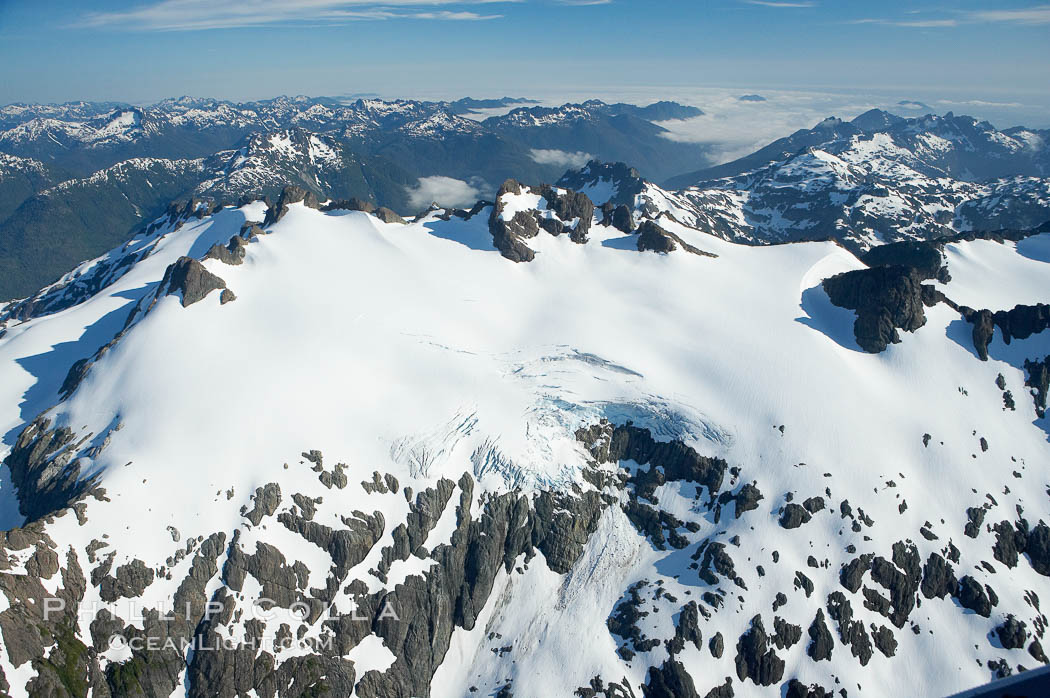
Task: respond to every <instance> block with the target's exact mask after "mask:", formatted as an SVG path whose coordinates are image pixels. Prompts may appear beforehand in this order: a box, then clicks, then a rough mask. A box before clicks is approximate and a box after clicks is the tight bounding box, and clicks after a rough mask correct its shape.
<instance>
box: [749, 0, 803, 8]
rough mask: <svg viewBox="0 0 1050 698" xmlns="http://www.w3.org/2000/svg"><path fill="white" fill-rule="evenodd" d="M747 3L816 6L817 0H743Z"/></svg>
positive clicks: (772, 5) (767, 5)
mask: <svg viewBox="0 0 1050 698" xmlns="http://www.w3.org/2000/svg"><path fill="white" fill-rule="evenodd" d="M742 2H743V3H744V4H745V5H761V6H762V7H796V8H797V7H814V6H816V4H817V3H815V2H778V1H777V0H742Z"/></svg>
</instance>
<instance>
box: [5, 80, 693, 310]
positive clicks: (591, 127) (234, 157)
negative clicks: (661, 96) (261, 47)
mask: <svg viewBox="0 0 1050 698" xmlns="http://www.w3.org/2000/svg"><path fill="white" fill-rule="evenodd" d="M499 107H504V108H511V111H510V112H509V113H508V114H505V115H502V116H494V117H490V118H487V119H484V120H481V121H479V120H477V119H476V118H475V119H472V118H468V117H467V116H464V114H471V113H472V112H473V110H475V109H492V108H499ZM700 113H701V112H700V110H698V109H696V108H694V107H686V106H682V105H679V104H675V103H672V102H658V103H655V104H652V105H649V106H648V107H639V106H635V105H630V104H605V103H603V102H599V101H589V102H585V103H583V104H566V105H564V106H562V107H558V108H554V109H551V108H545V107H536V106H532V103H531V101H530V100H526V99H522V98H501V99H494V100H476V99H469V98H467V99H462V100H457V101H454V102H421V101H414V100H396V101H381V100H377V99H367V100H366V99H358V100H356V101H353V102H351V103H349V104H344V103H343V102H341V101H340V100H335V99H329V98H306V97H295V98H285V97H281V98H278V99H273V100H267V101H261V102H249V103H233V102H226V101H219V100H211V99H193V98H187V97H182V98H179V99H169V100H164V101H162V102H159V103H157V104H155V105H153V106H151V107H141V108H140V107H133V106H130V105H122V104H115V103H97V104H96V103H89V102H74V103H69V104H64V105H26V104H15V105H8V106H6V107H3V108H0V157H2V158H3V160H0V298H10V297H14V296H21V295H25V294H27V293H30V292H31V291H33V290H34V289H36V288H38V287H39V286H41V285H42V284H44V283H46V282H48V281H50V280H53V279H54V278H56V277H57V276H59V275H61V274H62V273H64V272H65V271H68V270H69V269H70V268H71V267H72V266H74V265H75V264H76V263H77V262H79V261H80V260H82V259H85V258H87V257H91V256H94V255H97V254H99V253H100V252H101V251H102V250H105V249H107V248H108V247H111V246H113V245H115V244H119V243H120V242H121V241H122V240H123V239H125V238H126V237H127V236H128V235H129V234H130V233H131V232H132V230H133V229H134V228H135V227H136V226H137V225H139V224H140V223H141V222H143V221H145V220H149V219H151V218H153V217H155V216H156V215H158V214H160V213H161V212H163V211H164V209H165V208H166V207H167V205H168V203H169V202H171V201H172V200H173V199H177V198H182V199H185V198H189V197H192V196H203V197H214V198H217V199H223V200H229V201H236V200H237V199H238V198H240V197H242V196H253V197H259V196H272V195H275V194H276V193H278V192H279V191H280V190H281V188H282V187H283V186H284V185H285V184H287V183H295V184H299V185H301V186H304V187H307V188H309V189H310V190H312V191H315V192H317V193H318V194H322V195H325V196H332V197H337V198H349V197H356V198H360V199H363V200H369V201H372V202H375V203H381V204H384V205H386V206H389V207H391V208H394V209H396V210H399V211H402V212H414V211H411V209H412V207H413V204H412V203H411V202H410V188H411V187H412V186H413V185H414V184H415V183H416V182H417V181H418V180H419V178H421V177H430V176H442V177H451V178H455V179H461V180H469V181H470V182H471V185H470V187H473V188H477V189H479V190H482V191H484V190H488V191H494V190H495V188H496V187H497V186H498V185H499V183H500V182H502V181H503V180H504V179H506V178H507V177H511V176H514V177H519V178H522V179H526V180H530V181H541V180H546V181H552V180H554V179H556V178H557V177H558V176H559V175H561V174H562V172H564V170H565V169H566V167H568V166H569V165H570V164H572V163H577V162H579V161H580V160H581V159H582V160H584V161H585V160H586V159H588V158H591V157H597V158H603V159H609V160H624V161H629V162H632V163H634V164H635V165H636V166H638V167H640V168H642V171H643V172H645V173H646V175H647V176H650V177H652V178H654V179H660V178H663V177H667V176H670V175H672V174H674V173H676V172H680V171H682V170H685V169H688V168H689V167H691V166H693V165H695V163H697V162H703V161H705V159H706V155H705V150H704V148H702V147H701V146H697V145H683V144H680V143H674V142H672V141H670V140H668V139H666V138H664V137H663V136H664V134H665V133H666V131H665V130H664V129H663V128H661V127H660V126H657V125H656V124H654V123H653V120H667V119H672V118H686V117H690V116H695V115H698V114H700ZM59 184H61V186H57V185H59Z"/></svg>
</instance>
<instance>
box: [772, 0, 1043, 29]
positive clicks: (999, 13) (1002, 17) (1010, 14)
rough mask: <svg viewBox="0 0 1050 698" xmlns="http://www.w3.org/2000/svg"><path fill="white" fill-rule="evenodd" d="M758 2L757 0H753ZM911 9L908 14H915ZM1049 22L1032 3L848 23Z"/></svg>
mask: <svg viewBox="0 0 1050 698" xmlns="http://www.w3.org/2000/svg"><path fill="white" fill-rule="evenodd" d="M755 2H758V0H755ZM918 12H919V11H918V10H912V11H910V12H908V14H917V13H918ZM994 23H999V24H1031V25H1039V24H1050V5H1033V6H1032V7H1026V8H1017V9H1010V10H976V11H972V12H965V13H958V14H957V15H956V16H955V17H940V18H931V19H911V20H895V19H879V18H871V17H868V18H864V19H855V20H853V21H851V22H848V24H882V25H886V26H890V27H915V28H919V29H930V28H947V27H958V26H960V25H963V24H994Z"/></svg>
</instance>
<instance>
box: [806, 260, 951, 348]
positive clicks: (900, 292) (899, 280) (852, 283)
mask: <svg viewBox="0 0 1050 698" xmlns="http://www.w3.org/2000/svg"><path fill="white" fill-rule="evenodd" d="M923 279H924V277H923V274H921V273H920V272H918V271H916V270H915V269H912V268H908V267H901V266H886V267H882V266H879V267H873V268H871V269H856V270H854V271H848V272H845V273H842V274H838V275H836V276H832V277H830V278H827V279H824V282H823V286H824V290H825V291H826V292H827V294H828V298H829V299H831V302H832V303H834V304H835V305H837V306H839V307H840V308H848V309H849V310H855V311H856V312H857V319H856V321H855V322H854V323H853V334H854V335H855V336H856V338H857V344H858V345H859V346H860V348H861V349H863V350H864V351H867V352H870V353H873V354H877V353H879V352H881V351H883V350H884V349H886V347H888V346H889V345H890V344H897V343H899V342H900V341H901V338H900V334H899V333H898V332H897V330H898V329H902V330H904V331H906V332H914V331H915V330H917V329H919V328H920V327H922V326H923V325H925V324H926V313H925V310H924V308H923V306H924V300H925V301H930V300H931V296H930V294H931V292H932V287H929V288H930V290H929V291H925V292H924V290H923V289H924V287H923V285H922V281H923Z"/></svg>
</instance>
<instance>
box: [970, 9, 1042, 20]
mask: <svg viewBox="0 0 1050 698" xmlns="http://www.w3.org/2000/svg"><path fill="white" fill-rule="evenodd" d="M969 16H970V18H971V19H974V20H976V21H978V22H1011V23H1015V24H1050V5H1034V6H1032V7H1025V8H1019V9H1013V10H981V11H977V12H971V13H970V14H969Z"/></svg>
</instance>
